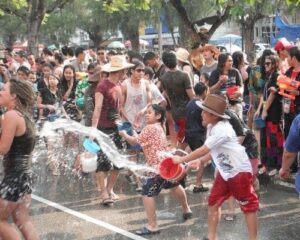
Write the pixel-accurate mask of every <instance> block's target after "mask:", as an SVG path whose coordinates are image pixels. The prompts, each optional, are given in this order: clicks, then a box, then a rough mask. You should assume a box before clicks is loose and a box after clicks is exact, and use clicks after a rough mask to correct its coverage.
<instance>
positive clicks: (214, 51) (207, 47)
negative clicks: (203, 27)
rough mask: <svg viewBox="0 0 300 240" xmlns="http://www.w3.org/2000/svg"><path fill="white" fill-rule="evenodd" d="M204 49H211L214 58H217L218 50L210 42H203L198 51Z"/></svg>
mask: <svg viewBox="0 0 300 240" xmlns="http://www.w3.org/2000/svg"><path fill="white" fill-rule="evenodd" d="M204 51H211V52H212V53H213V54H214V57H215V58H217V57H218V56H219V54H220V50H219V49H218V48H217V47H216V46H215V45H212V44H205V45H204V46H203V47H201V48H200V52H204Z"/></svg>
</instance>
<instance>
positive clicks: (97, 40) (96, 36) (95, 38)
mask: <svg viewBox="0 0 300 240" xmlns="http://www.w3.org/2000/svg"><path fill="white" fill-rule="evenodd" d="M88 34H89V37H90V39H91V40H92V42H93V46H94V47H95V48H97V47H99V46H100V44H101V43H102V42H103V36H102V34H101V31H99V32H97V33H92V32H88Z"/></svg>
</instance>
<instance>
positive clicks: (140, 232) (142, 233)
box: [135, 227, 160, 236]
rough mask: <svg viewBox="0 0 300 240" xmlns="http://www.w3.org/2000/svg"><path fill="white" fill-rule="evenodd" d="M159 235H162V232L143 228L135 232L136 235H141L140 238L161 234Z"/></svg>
mask: <svg viewBox="0 0 300 240" xmlns="http://www.w3.org/2000/svg"><path fill="white" fill-rule="evenodd" d="M159 233H160V230H156V231H151V230H149V229H148V228H147V227H143V228H142V229H141V230H138V231H136V232H135V234H136V235H139V236H145V235H155V234H159Z"/></svg>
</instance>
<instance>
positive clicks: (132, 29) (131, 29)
mask: <svg viewBox="0 0 300 240" xmlns="http://www.w3.org/2000/svg"><path fill="white" fill-rule="evenodd" d="M130 14H132V12H131V11H128V12H125V13H124V16H123V22H122V23H121V32H122V34H123V37H124V39H125V40H130V42H131V47H132V50H133V51H135V52H137V53H139V52H140V40H139V38H140V35H139V22H138V21H137V22H135V23H133V22H132V21H130V18H131V17H132V16H130Z"/></svg>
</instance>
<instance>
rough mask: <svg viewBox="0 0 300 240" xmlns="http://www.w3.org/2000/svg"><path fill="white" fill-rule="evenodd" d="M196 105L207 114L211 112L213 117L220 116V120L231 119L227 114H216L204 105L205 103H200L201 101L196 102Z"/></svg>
mask: <svg viewBox="0 0 300 240" xmlns="http://www.w3.org/2000/svg"><path fill="white" fill-rule="evenodd" d="M196 104H197V106H198V107H200V108H201V109H203V110H204V111H206V112H209V113H211V114H213V115H216V116H218V117H220V118H223V119H230V117H229V116H228V115H226V114H223V115H222V114H219V113H217V112H215V111H214V110H212V109H210V108H209V107H207V106H205V105H203V103H202V102H200V101H196Z"/></svg>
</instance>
